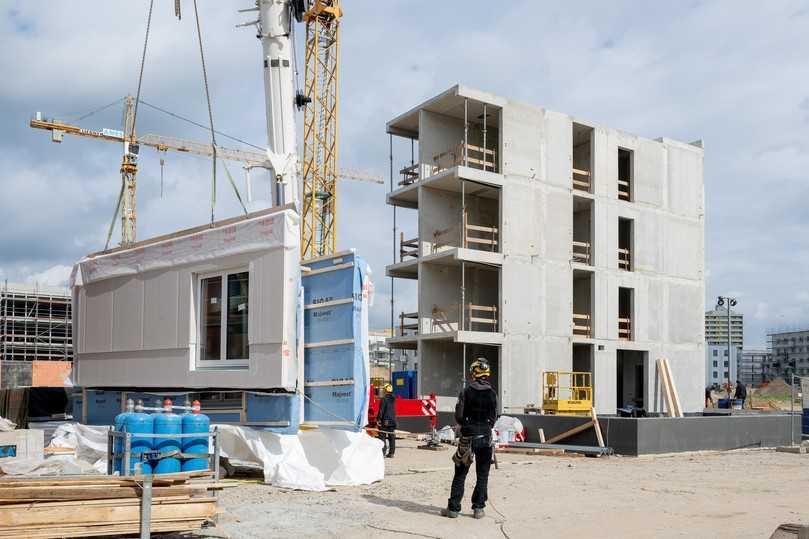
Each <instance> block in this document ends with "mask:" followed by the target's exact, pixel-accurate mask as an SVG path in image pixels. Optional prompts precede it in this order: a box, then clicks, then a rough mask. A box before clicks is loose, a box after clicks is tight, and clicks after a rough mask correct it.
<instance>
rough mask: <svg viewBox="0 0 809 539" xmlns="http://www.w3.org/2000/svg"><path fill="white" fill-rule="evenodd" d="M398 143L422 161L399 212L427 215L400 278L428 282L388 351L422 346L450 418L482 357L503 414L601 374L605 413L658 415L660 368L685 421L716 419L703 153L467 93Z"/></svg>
mask: <svg viewBox="0 0 809 539" xmlns="http://www.w3.org/2000/svg"><path fill="white" fill-rule="evenodd" d="M387 132H388V133H389V134H390V136H391V139H392V137H394V136H396V137H403V138H404V139H409V140H410V141H412V149H413V153H412V155H413V157H412V158H411V156H410V152H409V151H408V155H407V157H406V159H405V160H406V161H407V162H408V163H409V164H408V165H406V166H405V167H404V168H402V169H401V171H400V173H401V181H400V182H399V186H398V188H396V189H395V190H393V191H392V192H391V193H389V194H388V196H387V202H388V204H390V205H393V206H395V207H397V208H410V209H414V210H416V211H417V212H418V215H417V223H418V225H417V228H418V229H417V230H407V231H399V232H397V233H396V234H397V236H398V237H397V240H399V243H400V245H399V246H398V249H397V250H398V253H399V256H398V257H397V260H396V261H395V262H394V263H393V264H391V265H390V266H388V267H387V269H386V273H387V275H388V276H391V277H395V278H403V279H417V280H418V311H417V312H411V313H402V314H401V315H400V321H399V325H398V326H399V327H398V328H397V336H395V337H393V338H391V339H389V341H388V342H389V344H390V345H391V346H393V347H399V348H410V349H416V350H418V355H419V361H420V368H419V388H420V391H421V392H422V393H429V392H431V391H435V393H436V394H437V395H438V396H439V410H444V411H449V410H451V409H452V406H453V405H454V402H455V399H456V397H457V395H458V392H459V390H460V389H461V387H462V384H463V379H464V376H465V371H466V366H467V365H469V363H470V362H471V361H472V360H473V359H474V358H475V357H477V356H480V355H483V356H485V357H487V358H488V359H489V360H490V361H491V363H492V365H493V371H494V372H493V383H494V385H495V386H496V388H497V390H498V393H499V396H500V401H499V402H500V404H501V407H502V411H503V412H512V413H517V412H521V411H522V410H523V409H524V407H525V406H526V405H530V404H536V403H541V401H542V395H541V383H542V382H541V377H542V373H543V372H544V371H549V370H560V371H571V370H576V371H589V372H592V374H593V384H594V401H595V406H596V409H597V410H598V411H599V412H602V413H614V412H615V410H616V407H619V406H623V405H624V404H626V403H630V402H634V403H636V404H638V405H640V406H642V407H644V408H646V409H647V410H649V411H659V410H660V409H661V406H662V404H661V402H660V391H659V390H657V388H656V383H657V377H656V368H655V360H656V359H657V358H659V357H666V358H668V359H669V361H670V365H671V369H672V372H673V378H674V381H675V384H676V386H677V389H678V391H679V394H680V399H681V402H682V405H683V408H684V409H685V410H686V411H697V410H701V409H702V403H703V390H704V387H703V383H704V378H705V375H704V372H705V371H704V353H705V352H704V347H705V342H704V326H703V324H702V318H701V313H703V312H704V310H705V308H704V307H705V302H704V278H703V265H704V262H703V258H704V227H703V215H704V205H703V148H702V145H701V143H700V142H696V143H691V144H688V143H682V142H677V141H674V140H670V139H664V138H661V139H656V140H650V139H645V138H641V137H638V136H635V135H630V134H627V133H624V132H621V131H618V130H615V129H611V128H608V127H605V126H600V125H597V124H594V123H592V122H587V121H583V120H580V119H577V118H573V117H571V116H569V115H566V114H562V113H558V112H552V111H549V110H546V109H542V108H539V107H535V106H530V105H525V104H521V103H518V102H515V101H511V100H509V99H506V98H503V97H499V96H496V95H492V94H489V93H486V92H482V91H478V90H475V89H472V88H469V87H466V86H461V85H458V86H454V87H452V88H450V89H449V90H447V91H446V92H443V93H442V94H440V95H438V96H436V97H434V98H432V99H430V100H428V101H426V102H424V103H422V104H421V105H418V106H417V107H415V108H413V109H411V110H410V111H408V112H406V113H404V114H402V115H400V116H398V117H396V118H394V119H393V120H391V121H390V122H388V124H387ZM408 146H409V148H408V150H409V149H410V144H408ZM391 147H393V143H392V140H391ZM397 157H398V156H397ZM393 159H396V158H394V157H393V156H392V160H393ZM411 159H412V160H411Z"/></svg>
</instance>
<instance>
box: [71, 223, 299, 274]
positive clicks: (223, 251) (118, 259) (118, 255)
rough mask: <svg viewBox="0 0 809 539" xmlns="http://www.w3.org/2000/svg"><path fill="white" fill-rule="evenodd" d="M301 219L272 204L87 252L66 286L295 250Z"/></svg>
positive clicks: (77, 264) (75, 267) (74, 269)
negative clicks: (173, 233) (126, 244)
mask: <svg viewBox="0 0 809 539" xmlns="http://www.w3.org/2000/svg"><path fill="white" fill-rule="evenodd" d="M299 222H300V218H299V217H298V214H297V213H296V212H295V211H294V210H292V209H281V210H280V211H279V208H271V209H269V210H264V211H261V212H256V214H250V215H247V216H246V217H245V218H239V219H233V220H232V222H228V221H225V222H222V223H221V224H215V225H214V227H213V228H209V227H199V228H197V229H193V230H190V231H183V232H181V233H180V234H179V235H178V236H176V237H173V236H171V235H169V236H164V237H162V238H155V240H151V241H144V242H141V243H136V244H135V245H133V246H132V247H130V248H126V249H113V250H111V251H110V252H108V253H99V254H94V255H89V256H86V257H84V258H82V259H81V260H79V261H78V262H77V263H76V265H75V266H74V267H73V272H72V274H71V276H70V286H71V288H72V287H74V286H82V285H86V284H89V283H92V282H95V281H100V280H102V279H110V278H112V277H122V276H126V275H136V274H138V273H143V272H146V271H152V270H159V269H168V268H173V267H176V266H181V265H185V264H195V263H200V262H206V261H209V260H214V259H217V258H224V257H227V256H234V255H241V254H247V253H253V252H258V251H268V250H270V249H275V248H279V247H283V248H284V249H286V250H288V251H291V250H295V249H297V248H298V244H299V243H300V232H299V231H300V229H299Z"/></svg>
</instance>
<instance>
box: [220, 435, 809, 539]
mask: <svg viewBox="0 0 809 539" xmlns="http://www.w3.org/2000/svg"><path fill="white" fill-rule="evenodd" d="M397 446H398V447H397V454H396V458H395V459H390V460H386V477H385V479H384V480H383V481H381V482H379V483H376V484H373V485H367V486H361V487H343V488H339V489H335V490H334V491H330V492H321V493H309V492H295V491H287V490H282V489H278V488H274V487H271V486H268V485H263V484H259V483H257V482H244V483H243V484H242V485H240V486H239V487H237V488H231V489H227V490H225V491H223V493H222V494H221V497H220V508H221V511H222V514H221V516H220V517H219V522H218V524H217V526H216V527H214V528H211V529H209V530H207V531H206V535H209V536H217V537H228V538H234V539H235V538H239V539H241V538H262V539H264V538H269V537H341V538H344V537H366V538H367V537H368V536H369V534H372V535H373V536H374V537H400V538H402V537H408V536H411V537H412V536H415V537H440V538H444V537H447V538H450V537H452V538H456V537H464V538H467V537H470V538H471V537H508V538H513V539H516V538H521V537H526V538H527V537H531V538H534V537H537V536H540V537H565V536H566V537H576V538H577V539H581V538H588V537H598V538H604V537H608V538H612V537H616V538H619V537H620V538H624V537H644V538H646V537H699V538H704V537H733V538H734V539H740V538H761V537H764V538H766V537H769V536H770V534H771V533H772V532H773V531H774V530H775V528H776V527H777V526H778V525H779V524H781V523H785V522H795V523H806V524H809V512H808V511H807V509H806V496H807V493H809V466H807V464H809V455H794V454H786V453H776V452H774V451H769V450H741V451H732V452H724V453H718V452H706V453H687V454H677V455H665V456H655V457H638V458H631V457H608V458H601V459H594V458H583V457H581V458H572V457H536V456H524V455H511V454H509V455H506V454H500V455H499V460H500V463H501V465H500V469H499V470H495V469H494V468H493V469H492V473H491V476H490V479H489V504H488V506H487V508H486V518H484V519H483V520H479V521H476V520H474V519H472V518H471V516H470V513H471V509H470V506H469V498H468V496H469V495H470V494H471V489H472V486H473V481H474V472H473V471H472V472H470V474H469V478H468V479H467V497H466V498H465V499H464V511H463V513H462V515H461V517H460V518H458V519H456V520H449V519H446V518H442V517H441V516H440V515H439V511H440V509H441V508H442V507H444V506H445V505H446V499H447V495H448V492H449V484H450V481H451V478H452V467H451V461H450V455H451V450H446V451H437V452H433V451H424V450H419V449H416V447H415V446H416V444H415V443H413V442H409V441H402V442H401V444H397Z"/></svg>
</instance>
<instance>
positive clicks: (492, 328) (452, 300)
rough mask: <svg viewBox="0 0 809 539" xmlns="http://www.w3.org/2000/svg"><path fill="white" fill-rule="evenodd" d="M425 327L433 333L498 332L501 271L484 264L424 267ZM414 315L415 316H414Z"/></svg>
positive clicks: (438, 264) (467, 263)
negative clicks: (428, 289) (426, 288)
mask: <svg viewBox="0 0 809 539" xmlns="http://www.w3.org/2000/svg"><path fill="white" fill-rule="evenodd" d="M421 270H422V277H423V282H424V283H425V286H427V284H426V283H429V286H430V287H431V290H430V291H429V292H426V293H425V294H424V295H423V296H422V301H424V302H425V306H424V307H425V308H424V309H422V311H423V316H424V317H425V324H424V325H423V326H422V330H423V331H425V332H427V333H430V334H435V333H448V332H452V331H476V332H494V333H496V332H498V331H499V327H500V316H499V315H500V270H499V268H495V267H492V266H486V265H483V264H476V263H469V262H462V263H461V264H460V265H445V264H442V263H427V264H423V265H422V268H421ZM413 314H414V315H415V313H413Z"/></svg>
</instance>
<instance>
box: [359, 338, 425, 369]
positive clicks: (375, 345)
mask: <svg viewBox="0 0 809 539" xmlns="http://www.w3.org/2000/svg"><path fill="white" fill-rule="evenodd" d="M390 337H391V330H390V329H372V330H370V331H368V355H369V358H370V361H371V365H372V366H375V367H384V368H385V370H387V369H388V365H389V364H390V362H391V361H393V370H394V371H403V370H412V369H415V368H416V354H415V351H414V350H403V349H401V348H393V349H391V347H390V346H388V343H387V340H388V339H389V338H390Z"/></svg>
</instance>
